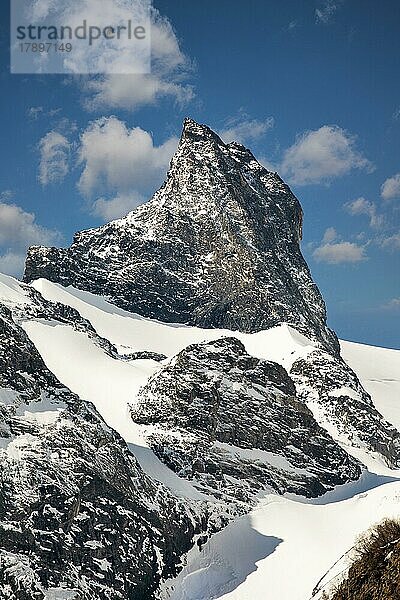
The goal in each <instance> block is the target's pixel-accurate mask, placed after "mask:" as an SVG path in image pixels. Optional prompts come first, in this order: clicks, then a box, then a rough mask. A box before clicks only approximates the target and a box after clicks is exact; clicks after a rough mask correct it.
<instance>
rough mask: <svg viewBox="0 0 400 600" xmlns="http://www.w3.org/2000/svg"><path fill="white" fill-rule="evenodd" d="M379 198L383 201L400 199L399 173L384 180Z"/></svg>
mask: <svg viewBox="0 0 400 600" xmlns="http://www.w3.org/2000/svg"><path fill="white" fill-rule="evenodd" d="M381 196H382V198H383V199H384V200H392V199H393V198H400V173H397V174H396V175H393V177H389V179H386V181H385V182H384V183H383V185H382V188H381Z"/></svg>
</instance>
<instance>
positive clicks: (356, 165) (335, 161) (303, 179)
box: [281, 125, 373, 185]
mask: <svg viewBox="0 0 400 600" xmlns="http://www.w3.org/2000/svg"><path fill="white" fill-rule="evenodd" d="M355 142H356V138H355V136H354V135H352V134H350V133H348V132H347V131H345V130H344V129H341V128H340V127H338V126H337V125H324V126H323V127H320V128H319V129H317V130H314V131H307V132H305V133H303V134H302V135H301V136H299V137H298V139H297V140H296V142H295V143H294V144H293V146H291V147H290V148H288V149H287V150H286V152H285V154H284V157H283V161H282V165H281V170H282V173H283V174H284V175H285V176H286V177H288V179H289V180H290V181H291V182H292V183H294V184H297V185H307V184H314V183H321V182H324V181H330V180H331V179H333V178H335V177H340V176H342V175H346V174H347V173H349V172H350V171H352V170H353V169H362V170H366V171H369V172H370V171H371V170H372V169H373V167H372V164H371V163H370V161H369V160H367V159H366V158H365V157H364V156H363V155H362V154H361V153H360V152H359V151H357V150H356V148H355Z"/></svg>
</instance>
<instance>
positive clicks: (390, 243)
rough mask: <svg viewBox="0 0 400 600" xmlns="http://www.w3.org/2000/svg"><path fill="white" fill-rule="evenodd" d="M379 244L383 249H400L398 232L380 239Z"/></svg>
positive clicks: (399, 234)
mask: <svg viewBox="0 0 400 600" xmlns="http://www.w3.org/2000/svg"><path fill="white" fill-rule="evenodd" d="M380 245H381V246H382V248H384V249H385V250H391V251H395V250H400V233H395V234H393V235H389V236H386V237H384V238H382V239H381V240H380Z"/></svg>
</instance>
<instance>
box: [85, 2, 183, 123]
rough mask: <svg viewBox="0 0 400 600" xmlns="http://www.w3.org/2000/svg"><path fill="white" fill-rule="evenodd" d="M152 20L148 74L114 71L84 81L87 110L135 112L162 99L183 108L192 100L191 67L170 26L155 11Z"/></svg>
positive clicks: (154, 10)
mask: <svg viewBox="0 0 400 600" xmlns="http://www.w3.org/2000/svg"><path fill="white" fill-rule="evenodd" d="M96 1H97V0H96ZM151 21H152V22H151V50H152V66H151V73H150V74H140V73H138V74H133V75H129V74H122V75H121V74H119V73H120V72H116V73H115V74H110V75H100V76H97V77H92V78H89V79H87V80H85V82H84V84H83V91H84V93H85V94H86V99H85V102H84V104H85V106H86V108H87V109H88V110H90V111H97V110H105V109H110V108H111V109H115V108H119V109H126V110H135V109H137V108H139V107H141V106H144V105H152V104H156V103H157V102H158V101H159V100H160V99H162V98H170V99H172V100H173V101H175V102H177V103H179V104H180V105H183V104H186V103H187V102H189V101H190V100H192V99H193V98H194V89H193V86H192V85H190V84H188V83H187V79H188V77H189V76H190V74H191V73H192V71H193V65H192V63H191V61H190V60H189V59H188V57H187V56H186V55H185V54H184V52H183V51H182V50H181V48H180V44H179V40H178V38H177V36H176V33H175V31H174V30H173V27H172V25H171V23H170V22H169V21H168V19H166V18H165V17H163V16H161V14H160V13H159V11H157V10H156V9H155V8H153V9H152V19H151Z"/></svg>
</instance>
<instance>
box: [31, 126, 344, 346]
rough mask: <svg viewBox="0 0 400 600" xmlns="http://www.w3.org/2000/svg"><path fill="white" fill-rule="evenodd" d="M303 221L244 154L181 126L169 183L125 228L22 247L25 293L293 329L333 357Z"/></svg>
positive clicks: (121, 224)
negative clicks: (43, 283) (76, 291)
mask: <svg viewBox="0 0 400 600" xmlns="http://www.w3.org/2000/svg"><path fill="white" fill-rule="evenodd" d="M301 227H302V210H301V207H300V204H299V202H298V200H297V199H296V197H295V196H294V195H293V193H292V192H291V191H290V189H289V187H288V186H287V185H285V183H284V182H283V181H282V180H281V179H280V177H279V176H278V175H277V174H276V173H272V172H269V171H267V170H266V169H265V168H264V167H263V166H262V165H261V164H260V163H258V162H257V161H256V159H255V158H254V156H253V155H252V154H251V152H250V151H249V150H247V149H246V148H244V147H243V146H241V145H240V144H237V143H231V144H224V143H223V142H222V141H221V139H220V138H219V137H218V136H217V135H216V134H215V133H213V132H212V131H211V130H210V129H209V128H208V127H206V126H203V125H198V124H197V123H195V122H194V121H192V120H190V119H187V120H186V121H185V125H184V130H183V134H182V138H181V141H180V144H179V147H178V150H177V152H176V154H175V156H174V158H173V159H172V162H171V168H170V170H169V172H168V175H167V180H166V182H165V183H164V185H163V186H162V188H161V189H160V190H159V191H158V192H157V193H156V194H155V196H154V198H153V199H152V200H151V201H150V202H148V203H147V204H144V205H143V206H141V207H139V208H138V209H136V210H135V211H133V212H132V213H130V214H129V215H128V216H127V217H125V218H123V219H120V220H118V221H114V222H112V223H109V224H107V225H105V226H103V227H100V228H98V229H92V230H88V231H83V232H80V233H77V234H76V235H75V237H74V241H73V244H72V246H71V247H70V248H67V249H56V248H43V247H32V248H31V249H30V250H29V253H28V257H27V261H26V269H25V276H24V278H25V281H32V280H34V279H37V278H39V277H44V278H46V279H49V280H51V281H54V282H58V283H61V284H62V285H74V286H75V287H78V288H80V289H84V290H88V291H91V292H93V293H96V294H101V295H105V296H107V297H108V298H109V299H110V300H111V301H112V302H113V303H115V304H117V305H118V306H120V307H122V308H125V309H127V310H130V311H133V312H137V313H140V314H141V315H144V316H147V317H152V318H156V319H159V320H162V321H167V322H179V323H190V324H196V325H199V326H202V327H220V328H227V329H230V330H241V331H247V332H251V331H258V330H261V329H267V328H269V327H272V326H274V325H276V324H278V323H280V322H286V323H291V324H293V325H295V326H296V327H297V328H298V329H299V330H300V331H302V332H303V333H305V334H306V335H307V336H308V337H310V338H312V339H314V340H318V341H319V342H321V343H322V344H323V345H324V346H325V347H326V348H329V349H330V350H331V351H334V352H338V343H337V339H336V336H335V335H334V334H333V332H331V331H330V330H328V329H327V327H326V314H325V305H324V302H323V300H322V298H321V295H320V293H319V291H318V289H317V287H316V285H315V283H314V282H313V281H312V278H311V275H310V272H309V269H308V267H307V265H306V263H305V261H304V259H303V257H302V254H301V251H300V247H299V241H300V238H301Z"/></svg>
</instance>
